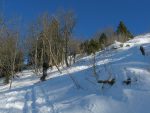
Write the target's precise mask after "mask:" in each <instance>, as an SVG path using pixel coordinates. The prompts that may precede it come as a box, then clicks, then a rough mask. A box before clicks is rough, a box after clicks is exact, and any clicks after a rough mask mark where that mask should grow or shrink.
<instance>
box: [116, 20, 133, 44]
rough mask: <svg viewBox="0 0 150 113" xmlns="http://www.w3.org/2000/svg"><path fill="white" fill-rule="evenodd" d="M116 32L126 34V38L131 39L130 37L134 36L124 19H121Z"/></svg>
mask: <svg viewBox="0 0 150 113" xmlns="http://www.w3.org/2000/svg"><path fill="white" fill-rule="evenodd" d="M116 32H117V34H118V35H124V36H125V37H126V40H129V39H131V38H133V35H132V34H131V33H130V31H129V30H128V29H127V27H126V26H125V24H124V22H123V21H120V23H119V26H118V28H117V31H116ZM126 40H125V41H126Z"/></svg>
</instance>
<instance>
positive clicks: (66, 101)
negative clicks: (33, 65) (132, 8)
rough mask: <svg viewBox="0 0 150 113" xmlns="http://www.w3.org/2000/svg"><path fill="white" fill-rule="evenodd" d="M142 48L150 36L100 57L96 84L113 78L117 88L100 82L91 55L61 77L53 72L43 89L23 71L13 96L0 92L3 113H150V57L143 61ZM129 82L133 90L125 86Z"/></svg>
mask: <svg viewBox="0 0 150 113" xmlns="http://www.w3.org/2000/svg"><path fill="white" fill-rule="evenodd" d="M117 44H118V43H117ZM143 44H150V34H146V35H141V36H137V37H135V38H134V39H133V40H130V41H128V42H126V43H124V44H123V47H121V48H118V49H114V50H110V49H111V48H108V49H107V51H102V52H97V53H96V61H97V63H96V65H97V66H96V72H97V74H98V77H97V78H98V79H99V80H107V79H108V78H110V75H111V77H112V78H115V79H116V82H115V84H114V85H113V86H109V85H102V84H98V83H97V82H96V77H95V76H94V75H93V68H92V62H93V56H92V55H90V56H87V57H83V58H81V59H79V60H78V61H77V62H76V64H74V65H73V66H71V67H70V68H66V69H62V74H60V73H59V72H57V70H56V69H54V70H52V71H51V70H49V72H48V73H49V74H48V75H49V76H48V78H47V81H45V82H42V83H38V81H39V77H37V76H35V75H34V74H33V73H32V71H31V70H28V71H23V72H22V73H20V78H15V80H14V81H13V86H12V89H11V90H8V87H9V86H8V85H5V86H0V113H149V112H150V107H149V105H150V56H142V54H141V52H140V50H139V47H140V45H143ZM128 77H130V78H131V80H132V82H131V84H130V85H125V84H123V81H124V80H126V79H127V78H128ZM72 78H73V80H75V81H76V82H77V85H79V88H77V87H76V86H75V84H74V83H73V81H72ZM102 87H103V88H102Z"/></svg>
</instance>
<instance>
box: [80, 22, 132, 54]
mask: <svg viewBox="0 0 150 113" xmlns="http://www.w3.org/2000/svg"><path fill="white" fill-rule="evenodd" d="M132 38H133V35H132V34H131V33H130V32H129V30H128V29H127V27H126V26H125V24H124V23H123V22H122V21H121V22H120V23H119V25H118V27H117V30H116V31H115V32H114V31H113V30H109V29H108V30H106V31H105V32H102V33H98V34H97V35H96V36H95V37H93V38H92V39H91V40H86V41H84V42H83V43H81V45H80V49H81V50H82V52H83V53H87V54H91V53H94V52H95V51H98V50H103V49H105V47H107V46H109V45H111V44H113V43H114V41H115V40H116V41H120V42H125V41H128V40H130V39H132Z"/></svg>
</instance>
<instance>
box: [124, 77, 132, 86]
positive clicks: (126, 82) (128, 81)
mask: <svg viewBox="0 0 150 113" xmlns="http://www.w3.org/2000/svg"><path fill="white" fill-rule="evenodd" d="M123 84H126V85H129V84H131V78H128V79H127V80H124V81H123Z"/></svg>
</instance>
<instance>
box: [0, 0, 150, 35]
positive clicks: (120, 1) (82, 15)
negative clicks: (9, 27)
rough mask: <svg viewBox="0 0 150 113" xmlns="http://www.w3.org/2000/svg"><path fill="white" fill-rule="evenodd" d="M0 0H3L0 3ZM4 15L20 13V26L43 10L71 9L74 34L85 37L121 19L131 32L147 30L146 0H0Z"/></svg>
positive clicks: (149, 18) (149, 17) (149, 22)
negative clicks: (74, 19)
mask: <svg viewBox="0 0 150 113" xmlns="http://www.w3.org/2000/svg"><path fill="white" fill-rule="evenodd" d="M2 1H3V2H2ZM0 3H1V10H3V12H4V15H5V16H7V17H11V16H13V15H18V16H21V18H22V29H24V31H26V28H27V25H28V24H29V23H30V22H32V21H34V20H35V19H36V17H38V16H39V15H41V14H42V13H43V12H49V13H50V14H54V13H55V12H57V11H58V10H61V9H64V10H72V11H74V12H75V15H76V17H77V20H76V27H75V30H74V34H75V36H77V37H84V38H88V37H91V36H92V35H94V33H95V32H97V31H102V30H103V29H105V28H107V27H113V28H114V29H116V27H117V25H118V23H119V21H120V20H123V21H124V23H125V24H126V25H127V27H128V29H129V30H130V31H131V32H132V33H134V34H135V35H137V34H142V33H147V32H150V0H0Z"/></svg>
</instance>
